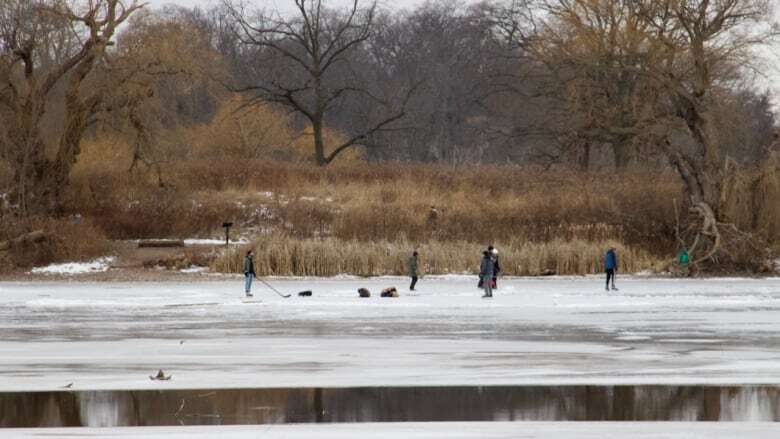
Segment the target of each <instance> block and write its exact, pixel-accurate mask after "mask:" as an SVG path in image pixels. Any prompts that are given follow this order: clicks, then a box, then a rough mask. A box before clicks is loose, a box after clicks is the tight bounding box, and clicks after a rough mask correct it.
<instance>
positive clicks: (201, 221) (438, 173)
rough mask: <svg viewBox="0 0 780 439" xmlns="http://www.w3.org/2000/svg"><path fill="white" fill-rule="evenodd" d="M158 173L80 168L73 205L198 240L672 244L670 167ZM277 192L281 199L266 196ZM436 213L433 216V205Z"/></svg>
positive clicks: (255, 165) (130, 229)
mask: <svg viewBox="0 0 780 439" xmlns="http://www.w3.org/2000/svg"><path fill="white" fill-rule="evenodd" d="M164 179H165V181H166V186H165V187H164V188H160V187H158V185H157V181H156V177H155V176H152V175H148V173H147V174H146V175H144V174H139V173H136V174H129V173H127V172H120V173H117V172H114V171H105V172H104V171H101V170H97V169H82V170H79V171H77V173H76V176H75V178H74V184H73V187H72V189H73V190H72V191H71V193H72V202H71V206H72V207H71V208H72V209H73V211H79V212H82V213H83V214H85V215H88V216H90V217H92V218H94V219H95V222H96V224H98V225H99V226H100V227H101V228H103V229H104V230H106V232H107V233H108V234H109V235H110V236H112V237H121V238H139V237H188V236H193V235H211V234H216V233H219V226H220V224H221V223H222V221H224V220H232V221H233V222H234V223H237V225H240V227H239V228H237V229H236V231H237V232H241V231H242V230H244V231H245V232H249V233H248V234H249V235H252V234H254V233H255V231H256V230H258V229H266V230H275V231H277V232H284V233H286V234H289V235H293V236H295V237H298V238H313V237H333V238H338V239H340V240H341V241H378V240H382V241H388V242H396V241H402V240H408V241H410V242H423V243H424V242H429V241H449V240H457V241H465V242H480V243H484V242H490V241H495V242H498V241H502V242H509V241H511V240H516V241H532V242H537V243H541V242H549V241H551V240H554V239H560V240H575V239H579V240H585V241H605V240H610V239H612V240H616V241H619V242H624V243H626V244H627V245H630V246H632V247H638V248H647V249H652V250H653V251H655V252H664V251H671V248H672V246H673V245H674V240H673V227H674V224H673V223H674V214H673V203H672V200H673V199H675V198H678V199H679V198H681V197H682V195H681V193H680V188H679V185H678V184H677V181H676V179H675V178H674V176H672V175H665V174H661V175H658V174H657V173H649V172H648V173H641V172H625V173H620V174H608V173H603V174H602V173H576V172H565V171H546V172H545V171H541V170H535V169H530V168H518V167H476V168H452V167H446V166H425V165H412V164H400V163H394V164H383V165H368V164H361V165H342V166H338V165H337V166H332V167H328V168H326V169H321V168H317V167H314V166H309V165H302V164H294V163H278V162H265V161H235V162H227V161H222V162H208V161H197V160H193V161H185V162H182V163H179V164H176V165H171V166H169V167H168V168H166V169H165V173H164ZM265 192H271V193H273V196H270V197H268V196H265V195H263V193H265ZM432 207H434V208H435V209H436V210H437V211H438V216H437V218H436V219H435V220H432V219H431V218H430V212H431V208H432Z"/></svg>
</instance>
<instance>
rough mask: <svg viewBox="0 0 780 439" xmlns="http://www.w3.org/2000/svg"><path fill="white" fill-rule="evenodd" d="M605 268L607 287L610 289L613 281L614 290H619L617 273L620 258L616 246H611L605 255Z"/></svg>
mask: <svg viewBox="0 0 780 439" xmlns="http://www.w3.org/2000/svg"><path fill="white" fill-rule="evenodd" d="M604 269H605V271H606V272H607V287H606V290H607V291H609V283H610V281H612V291H617V290H618V289H617V288H615V274H616V273H617V270H618V259H617V253H616V249H615V247H610V248H609V250H608V251H607V255H606V256H605V257H604Z"/></svg>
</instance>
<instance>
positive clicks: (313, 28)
mask: <svg viewBox="0 0 780 439" xmlns="http://www.w3.org/2000/svg"><path fill="white" fill-rule="evenodd" d="M294 1H295V7H296V15H295V17H293V18H289V19H288V18H284V17H282V16H281V15H279V14H278V13H277V14H260V15H259V16H256V17H254V18H252V17H250V15H249V13H248V12H247V11H246V8H245V7H244V6H242V5H236V4H231V3H227V6H228V7H229V8H230V10H231V12H232V15H233V18H234V20H235V24H236V31H237V33H238V35H239V37H240V40H241V42H242V43H243V44H245V45H248V46H251V47H252V48H253V49H254V55H255V62H253V63H252V65H251V66H249V68H250V69H251V70H252V71H253V73H254V74H253V75H252V77H253V83H252V84H250V85H245V86H240V87H238V88H237V90H238V91H241V92H249V93H253V94H254V96H253V99H252V101H251V102H260V101H262V102H272V103H276V104H281V105H283V106H286V107H288V108H289V109H290V110H291V111H292V112H295V113H297V114H299V115H302V116H303V117H304V118H305V119H306V120H307V121H308V122H309V123H310V124H311V128H312V132H313V137H314V157H315V160H316V162H317V164H318V165H321V166H324V165H327V164H329V163H331V162H332V161H333V160H334V159H335V158H336V157H337V156H338V155H339V154H340V153H342V152H343V151H345V150H347V149H348V148H351V147H354V146H356V145H359V144H361V142H363V141H364V140H365V139H366V138H367V137H369V136H371V135H372V134H374V133H377V132H379V131H382V130H384V129H387V128H388V127H390V126H391V125H392V124H393V123H394V122H396V121H398V120H400V119H401V118H402V117H403V116H404V114H405V108H404V107H405V104H406V102H407V101H408V99H409V96H410V95H411V94H412V89H411V88H410V89H409V90H407V91H405V92H404V91H401V92H400V93H398V91H396V96H393V97H391V96H377V95H374V94H372V93H371V92H370V91H369V89H368V87H365V86H363V85H361V84H360V82H359V81H358V80H357V79H356V78H355V76H354V75H353V73H354V72H353V71H352V70H351V69H350V66H349V59H350V56H351V55H352V53H353V52H354V51H355V50H356V49H357V48H358V47H359V46H360V45H362V44H363V43H364V42H366V41H367V40H368V38H369V37H370V36H371V32H372V28H373V24H374V17H375V11H376V4H375V3H372V4H370V5H369V6H368V7H366V8H362V7H360V5H359V0H354V1H353V2H352V5H351V6H350V7H349V8H348V9H347V10H346V11H343V12H336V11H331V10H329V9H327V8H326V7H325V6H324V5H323V4H322V1H321V0H294ZM347 95H356V96H359V97H360V98H362V99H365V100H367V101H371V102H373V103H374V105H375V106H380V107H382V108H384V109H385V111H383V112H382V115H381V117H378V118H376V119H375V120H373V121H371V122H370V123H369V124H368V125H366V126H365V127H363V128H362V129H360V130H357V131H356V132H352V133H348V136H347V138H346V139H345V140H344V141H343V142H340V144H338V145H335V146H334V147H332V148H330V150H329V151H326V149H327V148H326V145H325V141H324V138H323V129H324V128H325V124H326V118H327V117H328V115H329V112H331V111H332V110H333V109H334V108H335V107H336V106H337V105H338V104H339V103H340V102H341V101H342V100H343V99H344V98H345V97H346V96H347ZM394 102H395V103H394Z"/></svg>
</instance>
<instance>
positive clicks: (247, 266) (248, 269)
mask: <svg viewBox="0 0 780 439" xmlns="http://www.w3.org/2000/svg"><path fill="white" fill-rule="evenodd" d="M247 274H251V275H252V276H256V275H255V263H254V261H253V260H252V257H251V256H246V257H245V258H244V275H247Z"/></svg>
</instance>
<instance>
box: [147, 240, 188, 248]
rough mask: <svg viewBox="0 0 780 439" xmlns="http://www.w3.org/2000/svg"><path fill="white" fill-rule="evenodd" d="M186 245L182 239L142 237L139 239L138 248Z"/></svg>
mask: <svg viewBox="0 0 780 439" xmlns="http://www.w3.org/2000/svg"><path fill="white" fill-rule="evenodd" d="M169 247H184V241H182V240H181V239H142V240H140V241H138V248H169Z"/></svg>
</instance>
